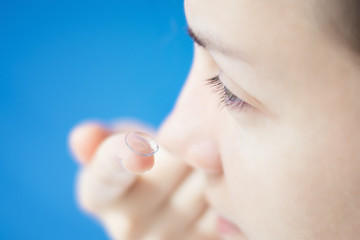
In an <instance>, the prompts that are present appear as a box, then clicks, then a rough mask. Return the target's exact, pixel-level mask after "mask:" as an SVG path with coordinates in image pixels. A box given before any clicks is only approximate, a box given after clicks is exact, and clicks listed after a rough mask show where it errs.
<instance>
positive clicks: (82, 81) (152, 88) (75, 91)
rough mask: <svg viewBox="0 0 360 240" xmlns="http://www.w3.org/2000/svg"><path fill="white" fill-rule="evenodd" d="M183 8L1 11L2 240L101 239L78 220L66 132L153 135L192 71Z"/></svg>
mask: <svg viewBox="0 0 360 240" xmlns="http://www.w3.org/2000/svg"><path fill="white" fill-rule="evenodd" d="M185 27H186V21H185V17H184V12H183V2H182V1H181V0H153V1H146V0H128V1H125V0H123V1H115V0H114V1H109V0H104V1H76V0H72V1H55V0H52V1H16V0H1V2H0V127H1V134H0V144H1V145H0V188H1V197H0V203H1V204H0V239H2V240H4V239H52V240H56V239H59V240H60V239H61V240H64V239H67V240H69V239H87V240H90V239H97V240H99V239H107V237H106V234H105V232H104V230H103V229H102V228H101V227H100V225H99V224H98V223H97V222H96V220H94V219H91V218H90V217H88V216H87V215H85V214H84V213H82V212H81V210H80V209H79V208H78V206H77V204H76V200H75V195H74V180H75V176H76V172H77V170H78V166H77V164H76V163H75V162H74V161H73V160H72V158H71V156H70V153H69V150H68V146H67V137H68V132H69V130H70V129H71V128H72V126H74V125H75V124H77V123H78V122H80V121H82V120H84V119H98V120H101V121H105V122H109V121H112V120H113V119H116V118H121V117H133V118H137V119H140V120H142V121H145V122H147V123H149V124H151V125H153V126H155V127H158V126H159V124H160V123H161V121H162V120H163V119H164V117H165V116H166V115H167V113H168V112H169V111H170V110H171V108H172V105H173V103H174V101H175V99H176V96H177V94H178V93H179V91H180V88H181V86H182V84H183V81H184V79H185V77H186V75H187V72H188V69H189V67H190V64H191V58H192V42H191V40H190V39H189V38H188V37H187V36H186V33H185Z"/></svg>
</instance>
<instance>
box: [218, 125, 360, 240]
mask: <svg viewBox="0 0 360 240" xmlns="http://www.w3.org/2000/svg"><path fill="white" fill-rule="evenodd" d="M280 126H281V127H280ZM234 129H237V131H234ZM222 132H223V135H222V137H221V155H222V160H223V168H224V174H225V178H226V181H227V184H228V186H229V189H230V192H231V193H230V196H231V202H232V204H233V209H234V210H235V211H234V215H236V216H234V218H235V219H236V220H237V224H239V226H240V227H241V228H242V229H243V231H244V232H245V234H247V236H248V237H249V239H276V240H280V239H292V238H293V237H295V236H296V237H298V238H294V239H308V238H310V239H326V238H328V239H333V237H334V236H336V235H337V234H339V233H341V235H342V236H344V234H347V233H345V232H346V231H347V230H346V228H349V226H350V228H351V226H355V224H359V217H360V214H359V207H358V206H356V205H354V204H349V203H357V202H359V200H360V192H359V188H358V186H360V177H359V176H360V174H358V172H359V171H360V165H359V161H358V160H357V159H359V156H358V153H357V151H355V152H354V149H359V148H358V146H355V145H352V144H349V135H351V134H350V133H346V131H345V130H344V131H338V130H334V131H331V129H329V128H327V127H326V126H315V125H313V126H311V125H310V126H309V125H306V126H305V125H304V126H296V127H295V126H289V125H286V124H284V123H282V124H275V123H274V124H264V125H262V126H257V128H256V129H255V128H253V129H251V130H248V129H247V130H244V128H241V127H239V123H237V122H235V121H234V120H233V119H232V118H229V119H227V120H226V124H224V127H223V129H222ZM316 132H317V133H322V134H314V133H316ZM334 138H335V139H338V141H334ZM344 142H346V143H347V144H344ZM351 142H353V143H354V142H355V143H356V142H358V141H356V139H353V140H351ZM349 145H350V146H349ZM331 226H336V228H334V227H331ZM348 233H349V232H348ZM349 234H350V233H349ZM338 239H341V237H340V236H339V237H338Z"/></svg>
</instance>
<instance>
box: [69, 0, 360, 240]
mask: <svg viewBox="0 0 360 240" xmlns="http://www.w3.org/2000/svg"><path fill="white" fill-rule="evenodd" d="M185 11H186V17H187V20H188V25H189V34H190V35H191V37H192V38H193V39H194V41H195V56H194V62H193V66H192V69H191V72H190V74H189V77H188V79H187V81H186V83H185V86H184V88H183V90H182V92H181V94H180V96H179V99H178V101H177V103H176V105H175V107H174V109H173V111H172V112H171V114H170V115H169V117H168V118H167V119H166V120H165V121H164V123H163V125H162V126H161V128H160V129H159V130H158V132H157V133H156V138H157V141H158V142H159V145H160V149H161V150H160V152H159V153H158V155H156V156H155V162H154V157H139V156H136V155H134V154H132V153H131V152H130V151H129V150H128V149H126V147H125V146H123V145H124V142H123V138H124V134H125V133H124V132H126V131H128V130H132V129H137V130H141V131H147V129H146V128H145V129H144V127H142V126H129V125H126V124H125V125H123V126H122V128H121V129H122V130H121V131H120V132H116V131H110V130H108V129H105V128H104V127H102V126H101V125H99V124H96V123H87V124H83V125H80V126H78V127H76V128H75V129H74V130H73V132H72V134H71V138H70V143H71V148H72V150H73V152H74V154H75V156H76V157H77V158H78V159H79V160H80V161H81V162H83V163H84V165H83V168H82V170H81V172H80V176H79V181H78V195H79V201H80V204H81V205H82V207H83V208H84V209H85V210H86V211H88V212H90V213H92V214H93V215H95V216H96V217H98V218H99V219H100V221H101V222H102V224H103V225H104V227H105V228H106V229H107V231H108V232H109V235H110V237H111V238H113V239H219V238H221V239H241V240H315V239H316V240H339V239H344V240H345V239H346V240H350V239H353V240H355V239H359V238H360V127H359V126H360V101H359V93H358V92H359V90H360V65H359V64H360V63H359V61H358V60H359V57H360V47H359V46H360V34H359V29H360V28H359V27H360V19H359V18H358V17H357V16H359V14H358V13H359V12H360V4H359V3H358V2H357V1H351V0H343V1H342V0H309V1H300V0H270V1H250V0H226V1H220V0H186V1H185ZM219 104H220V107H219ZM114 146H118V148H116V147H114ZM114 156H117V157H120V158H121V159H122V160H123V165H124V168H126V169H127V170H128V172H127V173H123V172H124V170H123V169H122V166H121V165H119V164H117V163H118V162H117V161H116V157H114ZM147 170H148V171H147ZM145 171H146V173H143V174H139V173H142V172H145ZM120 173H121V174H120ZM135 173H137V174H135ZM119 176H122V177H123V178H121V177H119ZM130 178H131V181H128V180H129V179H130ZM124 179H126V180H124Z"/></svg>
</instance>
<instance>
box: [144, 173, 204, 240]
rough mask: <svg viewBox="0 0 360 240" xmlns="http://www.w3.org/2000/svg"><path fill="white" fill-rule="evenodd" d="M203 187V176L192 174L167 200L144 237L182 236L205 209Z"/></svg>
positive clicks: (169, 237) (170, 237) (166, 237)
mask: <svg viewBox="0 0 360 240" xmlns="http://www.w3.org/2000/svg"><path fill="white" fill-rule="evenodd" d="M204 187H205V179H204V176H203V174H202V173H200V172H197V171H194V172H192V173H191V174H190V176H189V177H188V178H187V179H186V180H185V181H184V182H183V183H182V185H181V186H180V187H179V188H178V189H177V191H176V192H175V193H174V194H173V196H172V197H171V199H169V202H168V203H167V206H166V207H165V210H164V211H162V212H161V214H160V215H159V216H158V217H157V220H156V222H155V223H153V222H149V224H148V226H149V227H148V229H145V231H144V232H145V235H146V236H147V237H148V238H149V239H176V236H183V235H184V233H185V232H186V231H187V230H188V229H189V226H191V225H193V224H195V223H194V222H195V221H196V220H197V219H198V218H199V216H201V215H202V214H203V213H204V211H205V210H206V208H207V203H206V202H205V199H204V192H203V191H204Z"/></svg>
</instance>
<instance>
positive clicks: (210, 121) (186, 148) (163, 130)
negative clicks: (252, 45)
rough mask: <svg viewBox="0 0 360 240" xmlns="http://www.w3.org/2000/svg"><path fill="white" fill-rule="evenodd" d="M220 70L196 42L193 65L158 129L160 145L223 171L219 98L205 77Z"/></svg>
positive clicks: (194, 163) (192, 162) (193, 162)
mask: <svg viewBox="0 0 360 240" xmlns="http://www.w3.org/2000/svg"><path fill="white" fill-rule="evenodd" d="M218 73H219V69H218V67H217V65H216V63H215V62H214V61H213V60H212V58H211V57H210V55H209V54H208V53H207V52H206V51H205V50H204V49H202V48H200V47H199V46H195V51H194V60H193V65H192V68H191V71H190V74H189V76H188V78H187V80H186V82H185V85H184V86H183V89H182V91H181V93H180V95H179V97H178V99H177V102H176V104H175V106H174V108H173V110H172V112H171V113H170V114H169V116H168V117H167V118H166V120H165V121H164V123H163V124H162V125H161V127H160V129H159V132H158V141H159V143H160V145H163V146H164V147H166V148H167V149H168V150H169V151H171V152H172V153H173V154H176V155H178V156H180V157H182V158H184V159H185V160H186V161H187V162H188V163H189V164H190V165H192V166H193V167H195V168H199V169H201V170H204V171H206V172H216V173H219V172H221V171H222V165H221V158H220V153H219V147H218V137H217V134H218V130H219V124H218V118H219V116H218V114H219V111H218V109H217V102H215V101H216V100H215V98H216V97H214V96H213V94H212V93H211V89H210V88H209V87H208V86H206V82H205V81H204V80H205V79H208V78H210V77H213V76H215V75H216V74H218Z"/></svg>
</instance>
